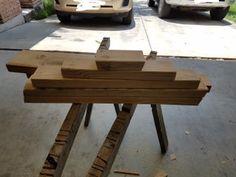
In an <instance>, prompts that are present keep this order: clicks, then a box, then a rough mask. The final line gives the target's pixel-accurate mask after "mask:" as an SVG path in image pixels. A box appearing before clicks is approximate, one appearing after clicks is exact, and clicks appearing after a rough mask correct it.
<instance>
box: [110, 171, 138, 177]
mask: <svg viewBox="0 0 236 177" xmlns="http://www.w3.org/2000/svg"><path fill="white" fill-rule="evenodd" d="M114 173H118V174H123V175H134V176H140V173H138V172H133V171H128V170H114Z"/></svg>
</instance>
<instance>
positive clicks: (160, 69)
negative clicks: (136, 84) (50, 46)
mask: <svg viewBox="0 0 236 177" xmlns="http://www.w3.org/2000/svg"><path fill="white" fill-rule="evenodd" d="M61 72H62V75H63V76H64V77H69V78H70V77H72V78H81V79H116V80H119V79H121V80H122V79H124V80H174V79H175V76H176V69H175V67H174V65H173V63H172V62H169V61H165V60H155V61H150V60H149V61H146V62H145V64H144V66H143V68H142V71H141V72H140V71H101V70H98V67H97V65H96V62H95V60H94V59H91V60H88V59H85V58H76V59H69V60H65V61H64V62H63V64H62V67H61Z"/></svg>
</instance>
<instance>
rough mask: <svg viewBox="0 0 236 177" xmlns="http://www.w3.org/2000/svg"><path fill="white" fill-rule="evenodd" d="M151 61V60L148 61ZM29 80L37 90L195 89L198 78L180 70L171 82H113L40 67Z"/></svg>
mask: <svg viewBox="0 0 236 177" xmlns="http://www.w3.org/2000/svg"><path fill="white" fill-rule="evenodd" d="M150 61H151V60H150ZM31 80H32V82H33V84H34V85H35V86H36V87H38V88H126V89H127V88H137V89H138V88H139V89H141V88H148V89H151V88H169V89H170V88H193V89H195V88H197V87H198V86H199V83H200V80H201V78H200V76H199V75H197V74H196V73H194V72H193V71H190V70H180V71H178V72H177V74H176V77H175V79H174V80H173V81H163V80H160V81H155V82H154V81H153V80H129V81H127V80H113V79H78V78H64V77H63V75H62V73H61V67H59V66H42V67H39V68H38V69H37V71H36V72H35V73H34V74H33V75H32V77H31Z"/></svg>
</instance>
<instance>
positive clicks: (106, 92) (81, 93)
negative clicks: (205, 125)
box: [24, 79, 208, 98]
mask: <svg viewBox="0 0 236 177" xmlns="http://www.w3.org/2000/svg"><path fill="white" fill-rule="evenodd" d="M207 92H208V88H207V86H205V85H204V84H203V83H202V82H201V83H200V84H199V87H198V88H197V89H53V88H51V89H39V88H36V87H35V86H34V85H33V84H32V82H31V80H30V79H28V80H27V81H26V84H25V88H24V95H25V96H41V95H44V96H49V97H50V96H54V97H57V96H58V97H60V96H66V97H73V96H75V97H117V96H120V97H140V98H142V97H147V98H149V97H158V98H163V97H164V98H167V97H188V98H194V97H203V96H205V94H206V93H207Z"/></svg>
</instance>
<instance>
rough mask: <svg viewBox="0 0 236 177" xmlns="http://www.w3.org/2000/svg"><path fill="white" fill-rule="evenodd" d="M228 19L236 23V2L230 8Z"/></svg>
mask: <svg viewBox="0 0 236 177" xmlns="http://www.w3.org/2000/svg"><path fill="white" fill-rule="evenodd" d="M226 18H227V19H228V20H230V21H232V22H235V23H236V1H235V2H234V3H233V4H232V5H231V6H230V9H229V12H228V14H227V16H226Z"/></svg>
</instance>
